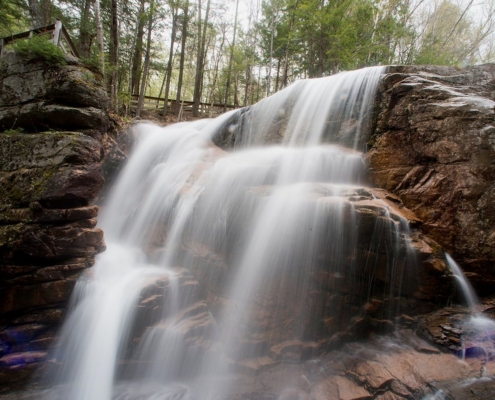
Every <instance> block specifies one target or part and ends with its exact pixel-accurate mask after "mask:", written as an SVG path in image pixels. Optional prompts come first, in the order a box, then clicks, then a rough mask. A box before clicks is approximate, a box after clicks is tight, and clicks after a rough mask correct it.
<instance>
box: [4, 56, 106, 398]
mask: <svg viewBox="0 0 495 400" xmlns="http://www.w3.org/2000/svg"><path fill="white" fill-rule="evenodd" d="M68 61H69V63H68V65H65V66H53V65H52V66H47V65H45V64H44V63H42V62H40V61H38V60H25V59H22V58H18V57H17V56H16V55H15V54H13V53H11V54H9V55H8V57H7V58H4V59H2V60H1V65H0V131H3V132H0V254H1V258H0V389H1V388H5V387H8V388H12V387H15V386H16V385H17V384H21V383H24V382H25V381H26V380H27V379H28V377H29V376H30V375H31V373H32V371H33V370H34V369H35V368H36V367H39V366H40V365H42V363H43V362H44V361H45V358H46V355H47V349H48V348H49V346H50V345H51V343H52V342H53V339H54V337H55V336H56V331H57V329H58V327H59V324H60V322H61V320H62V318H63V315H64V313H65V309H66V307H67V303H68V300H69V297H70V294H71V292H72V289H73V287H74V285H75V283H76V280H77V278H78V277H79V275H80V274H81V272H83V271H84V270H85V269H86V268H88V267H90V266H91V265H92V264H93V263H94V257H95V255H96V254H97V253H99V252H100V251H102V250H103V249H104V242H103V232H102V231H101V230H100V229H99V228H96V217H97V215H98V207H97V206H95V205H92V204H91V203H92V201H93V199H94V198H95V197H96V196H97V195H98V193H99V191H100V189H101V186H102V184H103V174H102V171H101V167H100V164H101V159H102V156H103V150H102V144H101V141H100V139H101V134H102V133H103V132H104V131H105V129H106V126H107V124H108V117H107V114H106V111H105V109H106V94H105V91H104V90H103V88H102V87H101V84H100V83H99V82H98V79H97V78H95V76H94V74H93V73H92V72H90V71H89V70H87V69H85V68H84V67H82V66H81V65H79V64H78V63H77V61H76V60H71V59H68ZM47 129H71V131H63V130H62V131H54V130H49V131H47ZM74 129H77V130H79V132H75V131H73V130H74ZM28 132H32V133H28Z"/></svg>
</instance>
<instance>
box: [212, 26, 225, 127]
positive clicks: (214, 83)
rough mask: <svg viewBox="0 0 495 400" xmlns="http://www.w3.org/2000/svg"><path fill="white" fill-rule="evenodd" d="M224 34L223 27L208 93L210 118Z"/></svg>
mask: <svg viewBox="0 0 495 400" xmlns="http://www.w3.org/2000/svg"><path fill="white" fill-rule="evenodd" d="M225 33H226V26H225V25H224V26H223V29H222V41H221V42H220V48H219V49H218V57H217V60H216V63H215V73H214V75H213V83H212V87H211V91H210V118H211V116H212V112H213V104H214V102H215V97H214V93H215V86H216V85H217V80H218V67H219V65H220V59H221V58H222V50H223V45H224V43H225Z"/></svg>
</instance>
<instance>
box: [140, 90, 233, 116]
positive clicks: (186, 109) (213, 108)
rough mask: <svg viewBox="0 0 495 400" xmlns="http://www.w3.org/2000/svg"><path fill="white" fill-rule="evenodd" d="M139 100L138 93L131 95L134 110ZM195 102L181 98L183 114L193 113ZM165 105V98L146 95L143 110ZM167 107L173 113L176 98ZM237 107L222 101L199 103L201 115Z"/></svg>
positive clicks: (219, 112) (157, 108)
mask: <svg viewBox="0 0 495 400" xmlns="http://www.w3.org/2000/svg"><path fill="white" fill-rule="evenodd" d="M138 101H139V96H138V95H132V96H131V109H132V110H133V111H135V110H136V108H137V104H138ZM193 104H194V103H193V102H192V101H185V100H181V101H180V106H181V107H182V112H181V114H182V115H184V114H185V113H192V108H193ZM164 105H165V99H163V98H160V97H152V96H144V104H143V110H161V109H163V107H164ZM167 107H168V109H169V113H171V111H170V110H174V108H175V99H168V101H167ZM235 108H237V107H236V106H234V105H224V104H220V103H213V104H211V103H199V110H198V112H199V115H202V116H205V117H207V116H212V115H218V114H221V113H223V112H224V110H227V111H228V110H234V109H235Z"/></svg>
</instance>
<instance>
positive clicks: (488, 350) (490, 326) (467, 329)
mask: <svg viewBox="0 0 495 400" xmlns="http://www.w3.org/2000/svg"><path fill="white" fill-rule="evenodd" d="M445 259H446V260H447V264H448V265H449V267H450V269H451V271H452V274H453V275H454V277H455V278H456V281H457V283H458V286H459V288H460V290H461V292H462V294H463V296H464V299H465V301H466V304H467V306H468V307H469V310H470V312H471V314H472V315H471V316H470V317H469V318H468V319H467V320H466V321H464V322H463V323H462V325H461V326H462V331H463V337H461V343H462V352H461V356H462V358H465V356H466V343H465V341H467V342H469V345H470V346H471V347H474V348H475V349H476V351H477V352H479V353H481V354H483V355H484V356H485V358H486V360H487V361H488V360H490V359H492V358H493V357H494V355H495V346H494V345H493V342H492V340H491V338H492V337H493V332H494V331H495V321H493V320H492V319H490V318H487V317H486V316H484V315H482V313H481V312H480V308H481V304H480V301H479V300H478V296H476V293H475V291H474V289H473V287H472V286H471V284H470V283H469V281H468V280H467V278H466V276H465V275H464V272H463V271H462V269H461V267H460V266H459V265H458V264H457V263H456V262H455V261H454V259H453V258H452V257H451V256H450V255H449V254H445Z"/></svg>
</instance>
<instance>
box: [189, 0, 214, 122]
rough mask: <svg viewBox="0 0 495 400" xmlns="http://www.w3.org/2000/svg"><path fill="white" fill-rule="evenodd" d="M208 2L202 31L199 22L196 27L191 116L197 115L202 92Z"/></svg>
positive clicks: (208, 10)
mask: <svg viewBox="0 0 495 400" xmlns="http://www.w3.org/2000/svg"><path fill="white" fill-rule="evenodd" d="M210 3H211V0H208V2H207V3H206V13H205V20H204V22H203V32H202V33H201V24H200V25H199V28H198V34H199V35H200V36H199V39H198V40H199V43H200V44H198V58H197V62H196V77H195V80H194V96H193V116H195V117H197V116H198V115H199V113H198V110H199V103H200V102H201V92H202V90H201V89H202V86H203V85H202V84H203V76H204V67H205V53H206V51H205V49H206V28H207V26H208V16H209V13H210ZM199 7H200V11H199V16H200V19H201V0H199Z"/></svg>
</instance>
